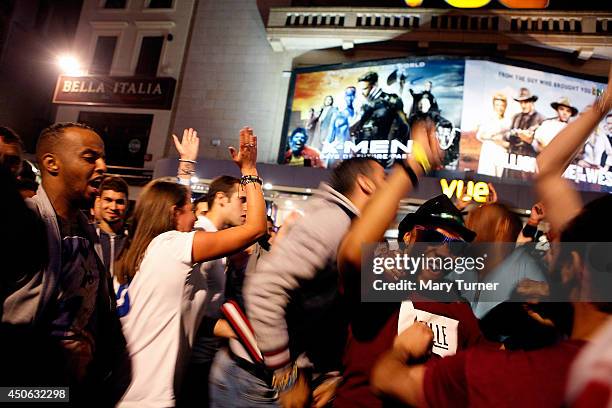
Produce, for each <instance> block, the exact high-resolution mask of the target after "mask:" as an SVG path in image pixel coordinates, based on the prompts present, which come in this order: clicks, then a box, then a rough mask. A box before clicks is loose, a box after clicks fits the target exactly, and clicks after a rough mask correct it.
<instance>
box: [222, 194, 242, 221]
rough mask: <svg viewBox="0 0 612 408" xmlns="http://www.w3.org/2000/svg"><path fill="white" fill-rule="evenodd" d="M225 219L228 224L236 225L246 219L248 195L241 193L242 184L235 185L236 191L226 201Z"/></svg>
mask: <svg viewBox="0 0 612 408" xmlns="http://www.w3.org/2000/svg"><path fill="white" fill-rule="evenodd" d="M223 209H224V217H223V218H224V221H225V224H226V225H229V226H231V227H236V226H238V225H242V224H244V221H245V220H246V196H245V195H244V194H241V191H240V185H238V184H236V185H235V186H234V192H233V193H232V194H231V195H230V196H229V198H228V201H227V202H225V203H224V206H223Z"/></svg>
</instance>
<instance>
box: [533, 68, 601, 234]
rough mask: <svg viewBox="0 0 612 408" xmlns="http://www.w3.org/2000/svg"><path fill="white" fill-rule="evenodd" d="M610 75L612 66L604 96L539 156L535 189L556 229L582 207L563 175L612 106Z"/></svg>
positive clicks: (560, 227)
mask: <svg viewBox="0 0 612 408" xmlns="http://www.w3.org/2000/svg"><path fill="white" fill-rule="evenodd" d="M611 78H612V66H611V69H610V74H609V77H608V88H607V89H606V91H605V92H604V93H603V95H601V97H600V98H599V99H598V100H597V102H596V103H595V104H594V105H593V107H592V108H590V109H588V110H586V111H584V112H583V113H582V114H581V115H580V116H579V117H578V118H577V119H576V120H575V121H573V122H571V123H570V124H568V125H567V126H566V127H565V128H563V130H561V131H560V132H559V134H557V136H556V137H555V138H554V139H553V140H552V141H551V142H550V144H549V145H548V146H546V148H545V149H544V150H543V151H542V153H540V154H539V155H538V158H537V163H538V175H537V178H536V191H537V193H538V195H539V197H540V200H541V201H542V202H543V204H544V207H545V208H546V211H547V218H548V221H549V222H550V223H551V226H552V227H553V228H554V229H556V230H557V231H560V230H562V229H563V226H564V225H565V224H566V223H567V222H568V221H569V220H571V219H572V218H574V217H575V216H576V214H578V212H579V211H580V209H581V208H582V202H581V200H580V195H579V194H578V193H577V192H576V190H575V189H574V188H573V187H572V185H571V183H570V182H569V181H568V180H566V179H564V178H562V175H563V172H564V171H565V169H566V168H567V166H568V165H569V164H570V162H571V161H572V159H573V158H574V156H575V155H576V153H577V152H578V151H579V150H580V149H581V148H582V146H583V145H584V143H585V141H586V140H587V138H588V137H589V135H590V134H591V133H592V132H593V130H594V129H595V127H596V126H597V124H598V123H599V122H600V121H601V120H602V119H603V118H604V116H605V115H606V114H607V113H608V112H609V111H610V109H611V108H612V87H611V81H612V80H611Z"/></svg>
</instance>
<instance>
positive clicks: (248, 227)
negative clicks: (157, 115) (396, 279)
mask: <svg viewBox="0 0 612 408" xmlns="http://www.w3.org/2000/svg"><path fill="white" fill-rule="evenodd" d="M229 150H230V154H231V156H232V160H233V161H234V163H236V165H237V166H238V167H239V168H240V172H241V173H242V178H241V187H240V188H241V189H242V191H244V192H245V193H246V200H247V214H246V222H245V223H244V224H243V225H241V226H238V227H232V228H228V229H225V230H222V231H218V232H204V231H197V232H196V233H195V236H194V238H193V247H192V257H193V261H194V262H203V261H209V260H211V259H217V258H220V257H222V256H226V255H229V254H231V253H233V252H236V251H238V250H240V249H243V248H246V247H248V246H249V245H251V244H253V243H254V242H255V241H257V239H259V238H260V237H261V236H263V235H264V234H265V233H266V228H267V224H266V203H265V201H264V197H263V191H262V187H261V180H260V179H258V176H257V168H256V166H255V163H256V161H257V136H255V135H253V129H251V128H248V127H245V128H242V129H241V130H240V147H239V150H238V151H237V150H236V149H235V148H233V147H230V148H229ZM256 180H258V181H256Z"/></svg>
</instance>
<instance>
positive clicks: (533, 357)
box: [423, 340, 585, 408]
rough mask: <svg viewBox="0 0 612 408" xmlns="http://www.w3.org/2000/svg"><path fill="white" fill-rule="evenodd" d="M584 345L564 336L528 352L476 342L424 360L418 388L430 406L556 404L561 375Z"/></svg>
mask: <svg viewBox="0 0 612 408" xmlns="http://www.w3.org/2000/svg"><path fill="white" fill-rule="evenodd" d="M584 344H585V342H583V341H578V340H571V341H570V340H568V341H563V342H561V343H559V344H557V345H554V346H551V347H546V348H543V349H539V350H532V351H503V350H493V349H489V348H482V347H476V348H472V349H470V350H466V351H462V352H459V353H457V354H456V355H454V356H451V357H446V358H443V359H437V360H430V361H429V362H427V365H426V371H425V377H424V379H423V392H424V394H425V401H426V402H427V406H429V407H431V408H433V407H450V406H452V407H467V406H469V407H483V408H484V407H487V408H489V407H496V408H498V407H512V408H515V407H521V408H525V407H538V408H541V407H560V406H563V404H564V395H565V383H566V377H567V374H568V372H569V369H570V365H571V363H572V360H574V357H575V356H576V354H577V353H578V351H579V350H580V348H581V347H582V346H583V345H584Z"/></svg>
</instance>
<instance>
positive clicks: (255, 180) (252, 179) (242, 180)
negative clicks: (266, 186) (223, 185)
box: [240, 175, 263, 186]
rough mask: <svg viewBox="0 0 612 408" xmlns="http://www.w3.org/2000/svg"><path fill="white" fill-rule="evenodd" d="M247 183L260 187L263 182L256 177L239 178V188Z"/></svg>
mask: <svg viewBox="0 0 612 408" xmlns="http://www.w3.org/2000/svg"><path fill="white" fill-rule="evenodd" d="M249 183H253V184H255V183H257V184H259V185H260V186H261V185H263V180H262V179H261V177H257V176H250V175H249V176H242V177H240V185H241V186H246V185H247V184H249Z"/></svg>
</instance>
